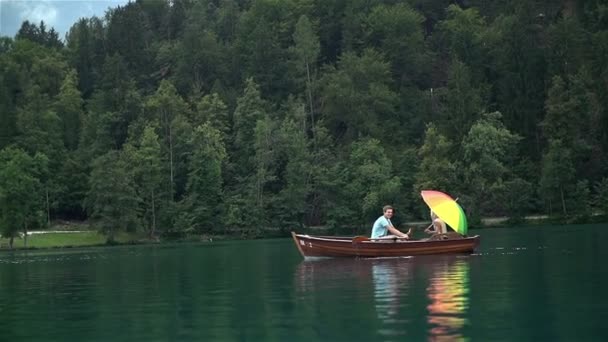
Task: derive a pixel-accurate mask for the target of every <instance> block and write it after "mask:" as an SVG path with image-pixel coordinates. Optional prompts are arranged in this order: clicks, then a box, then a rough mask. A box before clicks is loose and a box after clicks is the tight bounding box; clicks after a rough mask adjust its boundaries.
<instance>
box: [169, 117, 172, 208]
mask: <svg viewBox="0 0 608 342" xmlns="http://www.w3.org/2000/svg"><path fill="white" fill-rule="evenodd" d="M169 169H170V173H171V184H170V185H171V200H173V139H172V137H171V122H169Z"/></svg>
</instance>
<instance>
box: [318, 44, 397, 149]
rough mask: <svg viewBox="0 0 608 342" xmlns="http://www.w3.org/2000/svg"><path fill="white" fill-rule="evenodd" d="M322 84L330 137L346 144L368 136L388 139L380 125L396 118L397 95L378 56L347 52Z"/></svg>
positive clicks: (383, 127)
mask: <svg viewBox="0 0 608 342" xmlns="http://www.w3.org/2000/svg"><path fill="white" fill-rule="evenodd" d="M321 82H322V89H321V94H322V95H321V101H322V103H323V108H322V113H323V115H324V118H326V119H327V124H328V126H329V128H330V130H331V133H332V135H334V136H336V137H339V138H341V139H342V140H343V143H345V144H348V143H350V142H352V141H353V140H356V139H357V138H360V137H363V136H368V135H370V136H373V137H377V138H379V139H388V137H389V132H387V131H386V129H385V126H384V125H382V124H379V123H380V122H390V121H391V120H393V119H395V110H396V108H395V107H396V104H397V94H396V93H395V92H393V91H392V90H391V87H390V84H391V82H392V80H391V77H390V70H389V65H388V63H386V62H385V61H384V59H383V57H382V56H381V55H380V54H379V53H377V52H375V51H374V50H366V51H364V52H363V54H362V55H361V56H357V55H354V54H352V53H346V54H344V55H343V56H342V57H341V59H340V61H339V63H338V67H337V68H330V69H329V70H328V71H327V73H326V74H325V76H324V77H323V80H322V81H321Z"/></svg>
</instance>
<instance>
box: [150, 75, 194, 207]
mask: <svg viewBox="0 0 608 342" xmlns="http://www.w3.org/2000/svg"><path fill="white" fill-rule="evenodd" d="M146 109H147V114H146V115H147V117H148V118H149V120H158V122H159V123H160V134H159V136H160V137H161V139H162V144H161V146H162V154H163V158H164V160H166V163H167V165H168V171H169V172H168V175H166V176H165V179H168V180H169V183H168V184H169V191H170V194H171V198H174V197H173V196H174V195H175V174H176V161H177V159H178V156H177V155H176V153H175V152H176V151H175V149H176V145H175V143H176V136H175V132H174V131H175V125H176V120H179V119H178V118H179V117H180V116H188V114H189V113H188V112H189V109H188V105H187V104H186V102H185V101H184V100H183V99H182V98H181V96H180V95H179V94H178V93H177V90H176V89H175V87H174V86H173V84H171V82H169V81H166V80H164V81H162V82H161V83H160V85H159V87H158V89H157V90H156V93H155V94H154V95H152V96H150V97H149V98H148V100H147V102H146Z"/></svg>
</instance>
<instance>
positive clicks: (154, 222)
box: [150, 190, 156, 239]
mask: <svg viewBox="0 0 608 342" xmlns="http://www.w3.org/2000/svg"><path fill="white" fill-rule="evenodd" d="M155 206H156V204H155V201H154V190H152V229H151V230H150V238H151V239H152V238H154V234H155V233H156V208H155Z"/></svg>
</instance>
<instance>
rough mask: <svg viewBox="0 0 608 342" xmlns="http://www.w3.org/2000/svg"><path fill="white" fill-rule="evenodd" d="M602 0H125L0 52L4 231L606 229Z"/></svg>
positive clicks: (605, 14)
mask: <svg viewBox="0 0 608 342" xmlns="http://www.w3.org/2000/svg"><path fill="white" fill-rule="evenodd" d="M607 61H608V4H607V3H606V2H605V1H602V0H588V1H577V0H559V1H558V0H549V1H530V0H509V1H481V0H461V1H439V0H402V1H397V0H385V1H369V0H365V1H364V0H200V1H198V0H196V1H195V0H137V1H132V2H130V3H128V4H126V5H125V6H119V7H116V8H109V9H108V10H107V12H106V13H105V16H104V17H102V18H99V17H90V18H82V19H80V20H79V21H78V22H76V23H74V24H73V25H72V27H71V29H70V30H69V32H68V33H67V34H66V35H65V37H59V35H58V33H57V32H56V31H55V30H54V29H53V28H48V27H47V26H46V25H45V23H43V22H40V23H32V22H28V21H25V22H23V23H22V26H21V28H20V30H19V31H18V33H17V34H16V35H15V36H14V37H6V36H4V37H0V122H1V125H0V234H2V235H3V236H5V237H9V236H15V235H16V234H19V233H23V232H27V231H28V230H32V229H44V228H46V227H48V226H50V225H51V224H52V223H53V222H56V221H59V220H65V221H85V222H87V223H89V224H90V225H91V226H92V227H95V228H96V229H99V230H100V231H101V232H103V233H104V234H106V235H107V238H108V241H112V240H113V238H114V236H115V234H117V233H118V232H120V231H127V232H145V233H146V234H149V236H150V237H155V236H163V235H167V236H168V235H171V234H173V235H175V234H177V235H190V234H214V235H222V234H228V233H229V232H234V231H239V232H242V233H243V234H245V235H246V236H249V237H260V236H263V234H264V233H263V229H262V228H267V227H270V228H280V229H285V230H290V229H298V228H302V227H310V226H324V227H357V226H358V227H368V226H369V227H371V223H372V222H373V220H374V219H375V218H376V217H378V216H379V215H381V213H382V210H381V208H382V206H383V205H385V204H392V205H393V206H394V207H395V208H396V221H398V222H405V221H411V220H425V219H428V209H427V207H426V206H425V204H424V202H423V201H422V199H421V198H420V190H422V189H437V190H441V191H444V192H447V193H449V194H451V195H453V196H454V197H458V201H459V203H460V204H461V206H462V207H463V208H464V209H465V211H466V213H467V216H468V217H469V222H470V224H471V225H472V226H474V225H475V224H478V223H479V222H480V219H481V218H483V217H493V216H505V217H508V218H509V219H510V220H511V222H518V221H520V220H522V218H524V217H526V216H527V215H548V216H549V217H555V218H558V219H559V220H563V221H567V222H573V221H576V220H585V219H587V218H590V217H592V216H594V215H605V214H606V213H608V92H607V91H606V89H608V63H607Z"/></svg>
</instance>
